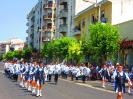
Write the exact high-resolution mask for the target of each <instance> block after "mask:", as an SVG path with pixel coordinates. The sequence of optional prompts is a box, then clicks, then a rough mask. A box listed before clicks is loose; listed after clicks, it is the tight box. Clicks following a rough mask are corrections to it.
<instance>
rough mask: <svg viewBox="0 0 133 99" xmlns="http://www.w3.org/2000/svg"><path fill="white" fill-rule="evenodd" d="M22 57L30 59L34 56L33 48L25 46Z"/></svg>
mask: <svg viewBox="0 0 133 99" xmlns="http://www.w3.org/2000/svg"><path fill="white" fill-rule="evenodd" d="M22 55H23V56H22V57H23V58H24V59H26V60H30V59H31V56H32V50H31V49H30V48H25V49H23V51H22Z"/></svg>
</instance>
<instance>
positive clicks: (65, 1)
mask: <svg viewBox="0 0 133 99" xmlns="http://www.w3.org/2000/svg"><path fill="white" fill-rule="evenodd" d="M67 2H68V0H60V5H63V4H65V3H67Z"/></svg>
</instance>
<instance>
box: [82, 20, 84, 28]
mask: <svg viewBox="0 0 133 99" xmlns="http://www.w3.org/2000/svg"><path fill="white" fill-rule="evenodd" d="M84 27H85V19H83V20H82V28H84Z"/></svg>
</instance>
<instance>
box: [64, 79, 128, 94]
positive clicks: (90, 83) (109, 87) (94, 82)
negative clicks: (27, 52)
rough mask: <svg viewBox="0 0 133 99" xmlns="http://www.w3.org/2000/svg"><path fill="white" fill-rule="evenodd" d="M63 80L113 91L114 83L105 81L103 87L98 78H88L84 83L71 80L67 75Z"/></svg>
mask: <svg viewBox="0 0 133 99" xmlns="http://www.w3.org/2000/svg"><path fill="white" fill-rule="evenodd" d="M61 79H63V78H61ZM63 80H66V81H69V82H71V83H76V84H78V85H83V86H89V87H93V88H98V89H102V90H107V91H112V92H114V83H110V82H107V83H106V84H105V86H106V87H105V88H103V87H102V81H100V80H88V81H86V82H85V83H83V82H82V81H81V80H78V81H76V80H74V81H71V79H70V77H68V78H67V79H63ZM126 87H127V84H126Z"/></svg>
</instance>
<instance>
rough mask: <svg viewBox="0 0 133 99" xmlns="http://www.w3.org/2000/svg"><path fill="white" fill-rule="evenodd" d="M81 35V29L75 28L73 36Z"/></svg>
mask: <svg viewBox="0 0 133 99" xmlns="http://www.w3.org/2000/svg"><path fill="white" fill-rule="evenodd" d="M80 34H81V29H80V28H78V27H75V28H74V33H73V36H77V35H80Z"/></svg>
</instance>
